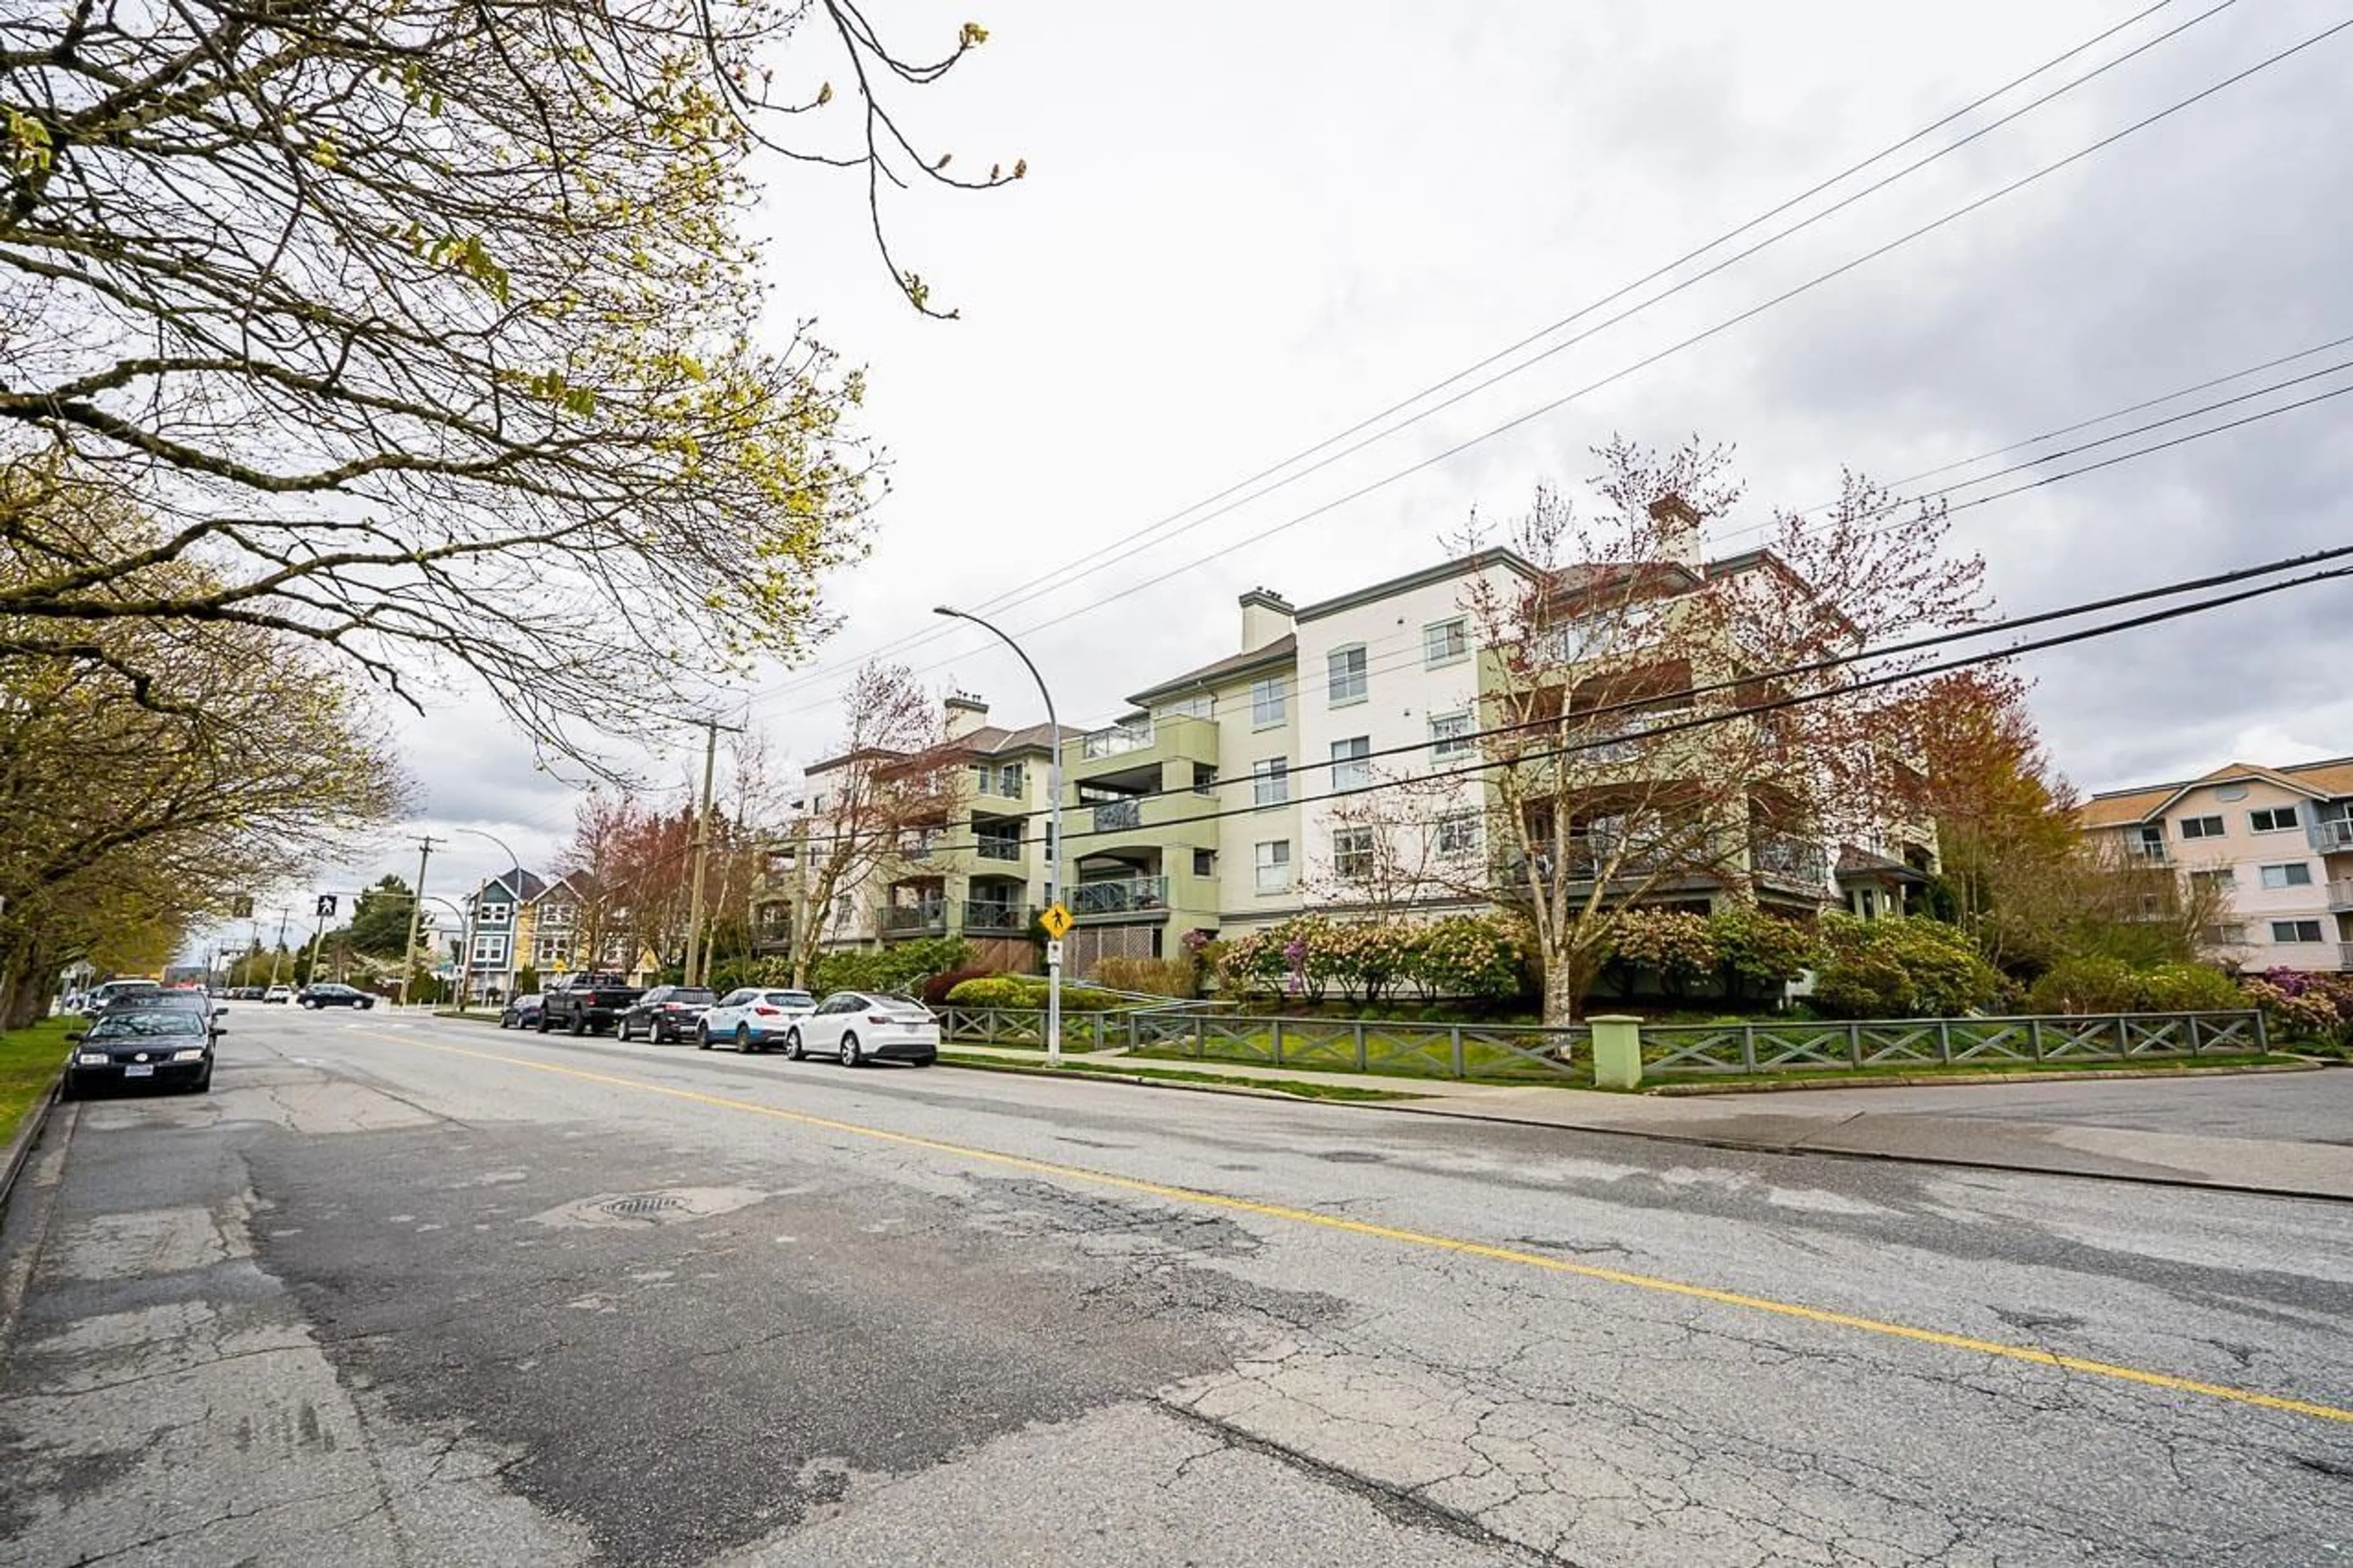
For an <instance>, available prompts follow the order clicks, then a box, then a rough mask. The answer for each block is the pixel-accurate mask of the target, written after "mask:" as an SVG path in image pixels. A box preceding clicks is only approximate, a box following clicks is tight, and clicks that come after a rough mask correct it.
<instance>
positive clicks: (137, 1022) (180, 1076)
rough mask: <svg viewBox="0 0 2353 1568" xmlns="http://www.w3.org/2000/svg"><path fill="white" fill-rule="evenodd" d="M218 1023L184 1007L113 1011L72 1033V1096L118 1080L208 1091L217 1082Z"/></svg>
mask: <svg viewBox="0 0 2353 1568" xmlns="http://www.w3.org/2000/svg"><path fill="white" fill-rule="evenodd" d="M219 1033H220V1029H219V1026H217V1025H216V1024H214V1023H213V1021H212V1020H211V1019H209V1018H207V1017H206V1016H204V1015H203V1014H201V1013H192V1012H189V1011H188V1010H187V1009H185V1008H184V1007H173V1008H163V1009H157V1010H154V1011H150V1012H136V1011H132V1010H130V1009H125V1010H123V1011H121V1012H111V1013H109V1014H107V1015H106V1016H104V1017H101V1018H100V1019H99V1020H98V1021H97V1022H96V1023H94V1024H92V1025H91V1026H90V1030H89V1032H88V1033H87V1034H72V1035H68V1036H67V1037H66V1039H67V1040H68V1041H69V1043H70V1044H71V1045H72V1047H73V1055H72V1056H71V1057H69V1058H67V1061H66V1085H65V1091H66V1093H67V1095H68V1096H69V1097H71V1096H75V1095H81V1094H87V1093H88V1092H90V1090H91V1089H99V1088H102V1087H108V1086H111V1085H115V1084H125V1085H131V1084H137V1085H147V1084H153V1086H155V1087H156V1088H158V1089H187V1090H189V1091H191V1092H192V1093H195V1094H203V1093H205V1092H206V1090H208V1089H211V1088H212V1086H213V1037H215V1036H216V1035H217V1034H219Z"/></svg>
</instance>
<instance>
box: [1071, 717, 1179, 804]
mask: <svg viewBox="0 0 2353 1568" xmlns="http://www.w3.org/2000/svg"><path fill="white" fill-rule="evenodd" d="M1169 763H1182V764H1184V766H1183V767H1182V768H1180V769H1178V770H1177V771H1178V772H1179V773H1182V774H1184V775H1185V776H1184V777H1183V778H1181V779H1167V778H1165V777H1164V775H1163V773H1162V769H1163V768H1164V767H1166V765H1167V764H1169ZM1196 763H1199V764H1203V765H1205V766H1208V767H1212V768H1214V767H1216V766H1217V765H1218V726H1217V724H1216V722H1215V721H1212V720H1208V719H1196V718H1193V717H1191V716H1190V715H1188V714H1168V715H1166V716H1164V717H1162V718H1160V719H1157V720H1145V721H1142V722H1140V723H1133V724H1113V725H1112V726H1110V727H1109V728H1108V729H1103V730H1095V731H1090V732H1088V733H1087V734H1084V735H1082V736H1080V737H1079V738H1078V740H1076V741H1074V742H1065V750H1064V752H1063V758H1062V772H1063V773H1064V774H1065V775H1067V776H1068V777H1069V778H1070V780H1071V782H1072V783H1073V784H1084V783H1087V782H1089V781H1091V780H1095V779H1103V778H1112V777H1117V778H1119V779H1121V780H1123V781H1127V780H1131V779H1132V780H1134V782H1135V783H1136V784H1141V785H1142V786H1144V787H1146V788H1152V789H1158V788H1161V787H1163V786H1164V785H1170V786H1174V787H1183V786H1184V785H1187V784H1190V783H1191V776H1190V775H1191V771H1192V768H1193V766H1194V764H1196Z"/></svg>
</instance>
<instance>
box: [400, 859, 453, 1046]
mask: <svg viewBox="0 0 2353 1568" xmlns="http://www.w3.org/2000/svg"><path fill="white" fill-rule="evenodd" d="M442 842H443V843H444V844H446V843H448V839H446V838H445V839H443V840H442ZM432 859H433V835H431V834H430V833H428V834H427V835H425V837H422V838H419V839H418V840H417V888H416V890H415V891H414V892H413V893H412V894H411V895H410V897H409V900H408V941H407V942H406V945H404V946H403V947H402V948H401V950H400V1004H399V1005H401V1006H403V1007H406V1006H407V1005H408V977H409V976H410V975H411V974H413V973H416V971H417V921H419V920H421V919H423V918H424V915H425V868H426V867H427V865H429V864H430V863H431V862H432Z"/></svg>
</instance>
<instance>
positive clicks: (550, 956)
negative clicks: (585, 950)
mask: <svg viewBox="0 0 2353 1568" xmlns="http://www.w3.org/2000/svg"><path fill="white" fill-rule="evenodd" d="M570 945H571V944H570V943H568V942H565V940H564V939H563V938H562V937H543V938H542V939H541V940H540V943H539V963H540V967H541V968H543V969H544V968H546V967H547V966H548V965H550V964H553V963H562V962H563V960H564V954H565V949H566V948H567V947H569V946H570Z"/></svg>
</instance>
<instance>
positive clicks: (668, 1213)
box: [531, 1187, 768, 1230]
mask: <svg viewBox="0 0 2353 1568" xmlns="http://www.w3.org/2000/svg"><path fill="white" fill-rule="evenodd" d="M767 1195H768V1194H766V1193H765V1192H762V1191H761V1190H759V1189H758V1188H756V1187H666V1188H664V1189H662V1190H661V1191H659V1192H651V1193H597V1194H594V1195H593V1196H589V1197H585V1198H575V1199H574V1200H573V1201H572V1202H570V1203H568V1204H561V1205H557V1206H556V1207H554V1208H552V1209H549V1210H547V1211H545V1212H544V1213H542V1214H535V1215H532V1216H531V1218H532V1223H533V1224H534V1225H545V1226H557V1227H559V1228H578V1227H584V1226H589V1227H595V1226H601V1227H603V1228H606V1229H608V1230H609V1229H618V1228H625V1227H637V1226H649V1225H675V1224H678V1223H680V1222H681V1221H686V1220H698V1219H708V1218H710V1217H711V1216H712V1215H722V1214H727V1213H731V1212H732V1211H733V1210H735V1209H740V1208H748V1207H749V1206H751V1205H754V1204H756V1203H758V1202H759V1201H760V1200H761V1199H763V1198H765V1197H766V1196H767Z"/></svg>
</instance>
